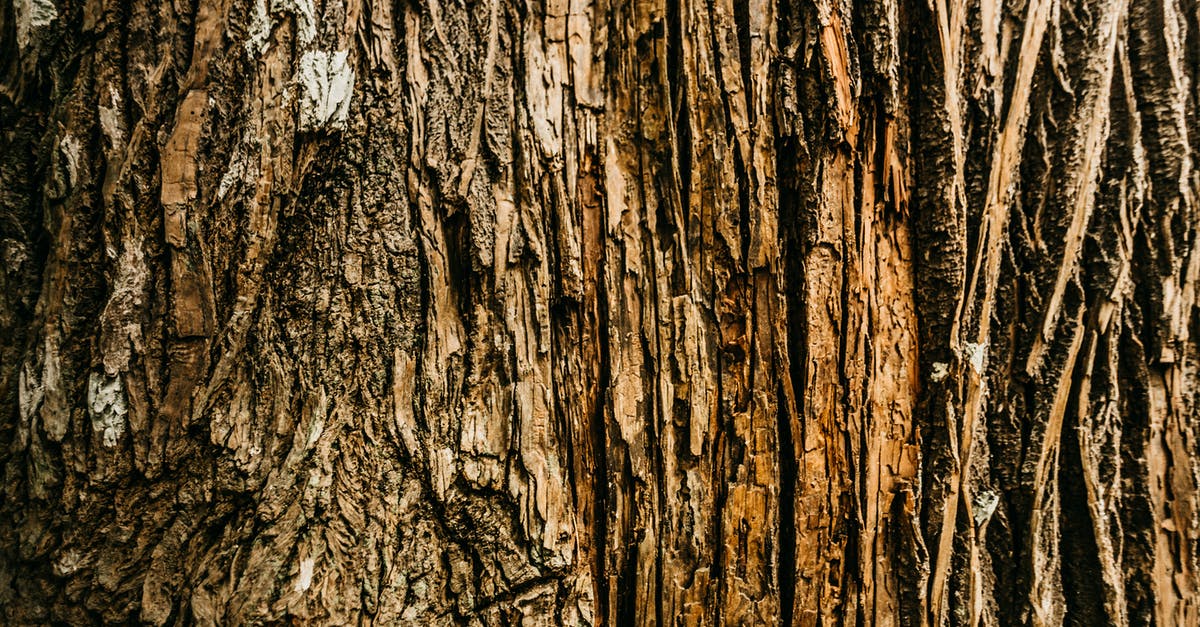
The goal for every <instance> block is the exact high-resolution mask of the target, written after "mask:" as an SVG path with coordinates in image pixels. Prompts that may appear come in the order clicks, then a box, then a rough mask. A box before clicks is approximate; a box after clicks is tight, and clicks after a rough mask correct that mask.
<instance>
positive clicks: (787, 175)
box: [775, 137, 807, 625]
mask: <svg viewBox="0 0 1200 627" xmlns="http://www.w3.org/2000/svg"><path fill="white" fill-rule="evenodd" d="M798 141H799V140H798V138H796V137H784V138H781V139H779V140H777V141H776V143H775V149H776V154H777V155H778V159H779V165H778V170H779V172H780V173H782V174H783V175H782V176H781V177H780V190H779V192H780V194H779V230H780V233H781V235H782V238H783V241H784V242H785V246H784V247H783V250H784V258H783V260H782V263H781V264H780V266H781V272H783V274H784V283H785V284H786V285H791V286H795V287H794V288H793V289H791V290H788V292H787V293H786V301H787V309H786V312H787V320H786V322H785V326H786V329H787V342H786V344H785V350H787V353H788V361H787V363H788V365H789V371H788V372H784V373H781V376H784V377H788V378H789V379H790V382H791V386H792V389H793V390H803V389H804V382H805V370H806V369H805V367H804V364H805V362H806V357H807V354H806V353H807V351H806V345H807V344H806V342H807V336H806V334H805V332H804V328H805V326H804V321H805V317H806V315H807V312H806V309H805V304H804V300H803V298H802V297H801V294H802V290H801V289H799V288H800V286H802V285H804V266H803V257H802V255H801V254H799V253H800V251H801V250H803V249H804V246H803V233H802V232H801V220H800V215H801V213H800V211H801V208H800V196H801V191H800V189H798V187H799V185H798V183H799V180H800V177H799V164H798V155H797V151H798V150H800V148H799V147H798V146H797V145H796V144H797V142H798ZM794 396H795V401H794V402H795V405H796V406H795V407H788V405H787V402H786V400H787V399H786V398H781V399H780V409H779V434H780V437H779V460H780V464H779V468H780V480H781V485H780V491H779V535H780V538H779V547H780V555H779V563H778V566H777V568H778V573H777V579H778V581H779V590H780V593H779V603H780V623H781V624H783V625H791V624H792V622H793V617H794V610H795V608H794V605H795V598H796V491H797V485H796V484H797V481H798V478H799V467H798V465H799V460H798V459H797V458H796V441H797V438H800V439H801V441H802V438H803V437H804V436H803V433H796V432H795V431H794V425H795V424H797V423H796V422H795V420H794V418H795V417H796V416H803V415H804V413H803V407H804V403H805V399H804V395H803V394H794ZM791 412H795V415H792V414H791Z"/></svg>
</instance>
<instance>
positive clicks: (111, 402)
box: [87, 372, 129, 448]
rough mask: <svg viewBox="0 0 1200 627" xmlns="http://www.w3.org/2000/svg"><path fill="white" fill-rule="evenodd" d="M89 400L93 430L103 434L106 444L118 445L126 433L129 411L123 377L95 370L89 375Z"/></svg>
mask: <svg viewBox="0 0 1200 627" xmlns="http://www.w3.org/2000/svg"><path fill="white" fill-rule="evenodd" d="M87 401H88V412H89V413H90V414H91V415H92V430H93V431H96V432H97V433H100V434H101V437H102V440H103V442H104V446H107V447H110V448H111V447H114V446H116V445H117V441H118V440H120V439H121V435H123V434H124V433H125V414H127V413H129V406H128V404H127V403H126V400H125V390H124V389H123V388H122V387H121V378H120V377H119V376H116V377H110V376H108V375H105V374H104V373H101V372H93V373H92V374H91V376H89V377H88V397H87Z"/></svg>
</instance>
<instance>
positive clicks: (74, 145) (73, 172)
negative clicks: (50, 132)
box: [58, 135, 83, 186]
mask: <svg viewBox="0 0 1200 627" xmlns="http://www.w3.org/2000/svg"><path fill="white" fill-rule="evenodd" d="M58 151H59V153H61V154H62V158H63V159H64V160H66V162H67V181H66V183H67V185H69V186H74V185H75V184H76V183H77V182H78V181H79V160H80V157H81V156H82V155H83V145H82V144H80V143H79V140H78V139H75V138H74V137H72V136H71V135H64V136H63V138H62V140H61V141H59V142H58Z"/></svg>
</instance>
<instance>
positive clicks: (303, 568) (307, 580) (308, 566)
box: [296, 557, 316, 592]
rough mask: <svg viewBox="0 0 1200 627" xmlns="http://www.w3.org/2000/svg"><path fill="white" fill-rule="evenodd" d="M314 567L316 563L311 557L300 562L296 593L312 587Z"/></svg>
mask: <svg viewBox="0 0 1200 627" xmlns="http://www.w3.org/2000/svg"><path fill="white" fill-rule="evenodd" d="M315 565H316V562H315V560H313V558H311V557H306V558H304V559H302V560H300V577H298V578H297V579H296V592H304V591H305V590H308V588H309V586H311V585H312V577H313V566H315Z"/></svg>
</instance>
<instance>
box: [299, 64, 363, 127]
mask: <svg viewBox="0 0 1200 627" xmlns="http://www.w3.org/2000/svg"><path fill="white" fill-rule="evenodd" d="M296 82H297V84H298V85H299V89H300V128H301V130H317V129H321V128H334V129H339V130H340V129H342V128H345V126H346V116H347V115H348V114H349V113H350V98H351V96H352V95H353V93H354V70H353V69H352V68H351V67H350V64H349V63H348V62H347V54H346V51H345V50H338V51H335V52H333V53H330V52H326V51H324V50H310V51H308V52H305V53H304V56H302V57H300V65H299V68H298V70H297V73H296Z"/></svg>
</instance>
